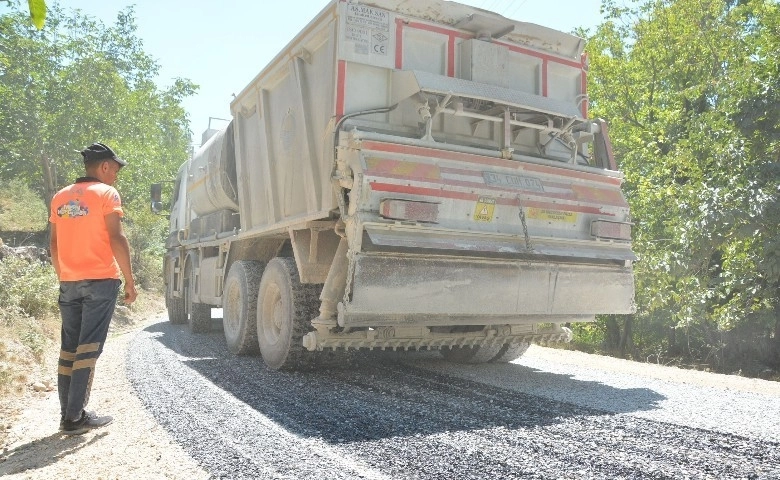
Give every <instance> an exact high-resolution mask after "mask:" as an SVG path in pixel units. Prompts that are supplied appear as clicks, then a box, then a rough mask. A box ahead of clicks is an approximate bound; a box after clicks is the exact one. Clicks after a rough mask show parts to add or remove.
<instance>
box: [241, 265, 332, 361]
mask: <svg viewBox="0 0 780 480" xmlns="http://www.w3.org/2000/svg"><path fill="white" fill-rule="evenodd" d="M321 288H322V285H308V284H306V285H305V284H302V283H301V282H300V278H299V276H298V269H297V268H296V267H295V260H294V259H292V258H283V257H276V258H274V259H272V260H271V261H270V262H268V265H266V267H265V270H264V271H263V277H262V279H261V280H260V288H259V292H258V297H257V337H258V343H259V345H260V354H261V355H262V356H263V361H265V363H266V365H268V366H269V367H270V368H272V369H274V370H296V369H301V368H305V367H310V366H312V365H313V364H314V362H315V359H316V356H315V355H314V352H309V351H308V350H306V349H305V348H304V347H303V340H302V339H303V336H304V335H305V334H306V333H308V332H309V331H310V330H311V319H312V318H314V317H316V316H317V313H318V308H319V292H320V290H321Z"/></svg>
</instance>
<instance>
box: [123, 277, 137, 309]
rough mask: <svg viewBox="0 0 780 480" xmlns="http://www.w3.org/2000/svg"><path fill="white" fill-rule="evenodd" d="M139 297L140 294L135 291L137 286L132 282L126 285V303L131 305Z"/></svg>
mask: <svg viewBox="0 0 780 480" xmlns="http://www.w3.org/2000/svg"><path fill="white" fill-rule="evenodd" d="M136 297H138V292H137V291H136V290H135V284H134V283H132V282H127V283H125V303H126V304H128V305H130V304H131V303H133V302H134V301H135V299H136Z"/></svg>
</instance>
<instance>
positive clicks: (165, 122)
mask: <svg viewBox="0 0 780 480" xmlns="http://www.w3.org/2000/svg"><path fill="white" fill-rule="evenodd" d="M136 30H137V27H136V24H135V17H134V14H133V9H132V7H130V8H127V9H126V10H124V11H122V12H120V13H119V15H118V16H117V21H116V24H114V25H113V26H106V25H104V24H102V22H100V21H97V20H95V19H94V18H91V17H89V16H85V15H83V14H81V13H80V12H71V13H66V12H64V11H63V10H62V9H61V8H59V7H57V6H54V7H53V8H51V9H50V10H49V18H48V21H47V23H46V27H45V28H44V29H43V30H40V31H38V30H36V29H34V28H32V27H31V26H30V25H29V24H28V23H27V21H26V19H25V16H24V15H23V14H22V13H20V12H16V13H12V14H8V15H3V16H2V17H0V36H1V37H2V38H3V42H2V44H0V137H2V138H3V140H4V141H3V142H2V143H0V159H2V161H1V162H0V179H9V178H22V179H24V180H25V181H27V183H28V184H30V185H35V186H37V188H38V190H39V191H40V192H41V193H44V191H45V190H46V189H47V186H45V185H42V184H41V181H40V179H41V178H45V177H46V175H45V174H47V173H49V172H47V171H46V170H47V168H44V167H42V165H44V166H45V165H50V166H51V167H52V169H53V170H54V172H53V173H54V174H53V175H52V177H53V182H52V183H53V184H54V185H53V186H55V187H58V186H62V185H63V184H65V183H68V182H69V181H72V180H73V179H74V178H75V177H76V176H77V175H78V174H79V172H81V170H82V168H83V167H82V165H81V158H80V156H79V155H78V153H76V152H77V151H78V150H80V149H81V148H83V147H84V146H86V145H89V144H90V143H92V142H95V141H101V142H104V143H107V144H109V145H111V146H112V148H115V150H116V151H117V152H119V154H120V155H121V156H123V157H126V158H127V159H128V160H129V161H130V167H129V168H127V169H126V171H125V174H124V175H122V177H121V178H120V183H119V187H120V189H121V191H122V192H123V197H125V198H127V201H128V203H132V201H133V200H134V199H135V198H140V197H144V198H145V197H146V196H148V187H149V184H150V183H152V182H154V181H159V180H160V179H167V178H172V177H173V175H174V174H175V172H176V170H177V168H178V166H179V165H180V164H181V163H183V162H184V161H185V160H186V159H187V156H188V154H187V146H188V143H189V138H190V132H189V121H188V119H187V117H186V113H185V111H184V109H183V108H182V107H181V102H182V100H183V99H184V98H186V97H187V96H189V95H192V94H193V93H194V92H195V91H196V89H197V86H196V85H194V84H193V83H192V82H190V81H189V80H186V79H176V80H174V82H173V85H171V86H169V87H167V88H165V89H162V90H160V89H159V88H158V87H157V85H156V84H155V78H156V76H157V73H158V71H159V65H158V64H157V63H156V62H155V61H154V60H153V59H152V58H151V57H150V56H149V55H147V54H146V53H145V52H144V51H143V44H142V42H141V40H140V39H139V38H138V37H137V36H136ZM42 169H43V171H42ZM42 173H43V175H42ZM48 188H51V185H50V186H48ZM46 193H49V194H50V193H51V192H46Z"/></svg>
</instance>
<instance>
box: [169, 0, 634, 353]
mask: <svg viewBox="0 0 780 480" xmlns="http://www.w3.org/2000/svg"><path fill="white" fill-rule="evenodd" d="M582 52H583V41H582V40H581V39H580V38H578V37H575V36H572V35H568V34H565V33H562V32H558V31H555V30H551V29H548V28H545V27H541V26H538V25H533V24H528V23H522V22H517V21H513V20H508V19H506V18H504V17H502V16H500V15H497V14H494V13H491V12H487V11H484V10H479V9H475V8H471V7H467V6H464V5H461V4H457V3H454V2H442V1H438V0H420V1H417V2H407V1H401V0H371V1H361V2H347V1H333V2H331V3H329V4H328V5H327V6H326V7H325V8H324V9H323V10H322V12H321V13H320V14H319V15H318V16H317V17H316V18H315V19H314V20H312V21H311V22H310V23H309V24H308V26H307V27H306V28H305V29H304V30H303V31H301V32H300V33H299V34H298V35H297V36H296V37H295V38H294V39H293V40H292V41H291V42H290V43H289V44H288V46H287V47H286V48H285V49H284V50H283V51H282V52H280V53H279V54H278V55H277V56H276V58H274V59H273V61H271V63H270V64H269V65H268V66H266V67H265V68H264V69H263V70H262V71H261V73H260V74H259V75H258V76H257V77H256V78H255V79H253V80H252V82H251V83H250V84H249V85H248V86H247V87H246V88H245V89H244V90H243V91H242V92H240V93H239V94H238V95H237V96H236V98H235V99H234V101H233V102H232V103H231V112H232V117H233V119H232V122H231V123H230V125H229V126H228V127H227V128H226V129H224V130H222V131H220V132H218V133H217V134H216V135H214V136H213V137H211V138H210V139H209V140H208V141H207V142H206V143H205V144H204V145H203V147H202V148H201V149H200V150H199V151H198V152H197V153H196V154H195V155H194V157H193V158H192V160H191V161H189V162H187V163H186V164H185V165H183V166H182V167H181V169H180V171H179V175H178V178H177V182H176V187H175V188H176V190H175V192H176V193H175V194H174V202H173V206H172V209H171V211H172V213H171V234H170V237H169V241H168V252H167V254H166V257H165V269H164V270H165V282H166V286H167V293H166V296H167V302H168V308H169V317H170V320H171V321H172V322H176V323H185V322H189V324H190V325H191V326H192V327H193V329H195V330H202V329H205V328H207V327H208V325H209V321H210V317H209V315H210V309H211V307H222V308H223V326H224V330H225V336H226V339H227V343H228V346H229V348H230V349H231V350H232V351H233V352H236V353H245V352H249V351H252V350H257V349H259V351H260V353H261V354H262V356H263V358H264V360H265V361H266V363H267V364H268V365H270V366H271V367H272V368H288V367H292V368H294V367H296V366H298V365H300V364H302V363H305V362H307V361H309V360H310V359H315V358H316V357H317V355H322V354H321V353H317V352H323V351H325V352H333V351H342V350H349V349H357V348H391V349H398V348H403V349H408V348H415V349H417V348H435V349H440V350H441V352H442V354H443V355H444V357H445V358H448V359H451V360H455V361H463V362H485V361H509V360H512V359H514V358H517V357H518V356H519V355H521V354H522V352H523V351H524V350H525V348H527V345H528V343H529V342H533V341H538V340H542V341H567V340H568V339H569V338H570V336H571V332H570V331H569V330H568V329H567V328H565V327H564V325H565V324H566V323H568V322H581V321H592V320H594V318H595V315H596V314H620V313H629V312H631V311H632V309H633V294H634V284H633V275H632V262H633V260H634V259H635V257H634V254H633V253H632V251H631V244H630V232H631V228H630V225H631V224H630V218H629V209H628V205H627V203H626V200H625V198H624V196H623V194H622V193H621V189H620V186H621V183H622V175H621V174H620V173H619V172H618V171H617V169H616V166H615V160H614V158H613V156H612V152H611V147H610V143H609V138H608V135H607V132H606V125H605V124H604V123H603V122H600V121H592V120H588V119H587V92H586V91H585V90H586V74H587V61H586V59H585V58H584V55H583V53H582Z"/></svg>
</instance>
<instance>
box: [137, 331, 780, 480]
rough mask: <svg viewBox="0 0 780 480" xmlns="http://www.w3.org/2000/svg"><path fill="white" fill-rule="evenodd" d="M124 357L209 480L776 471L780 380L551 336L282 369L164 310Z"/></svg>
mask: <svg viewBox="0 0 780 480" xmlns="http://www.w3.org/2000/svg"><path fill="white" fill-rule="evenodd" d="M215 328H219V325H218V324H215ZM127 355H128V359H127V369H128V376H129V378H130V380H131V382H132V385H133V386H134V388H135V391H136V392H137V395H138V396H139V397H140V399H141V401H142V402H143V404H144V405H145V406H146V408H147V410H148V411H149V412H151V414H152V415H153V416H154V417H155V419H156V420H157V421H158V422H159V423H160V424H161V425H162V426H163V427H164V428H165V429H166V430H167V431H168V432H169V434H170V436H171V437H172V438H173V439H174V440H175V441H176V443H177V444H179V445H182V446H183V448H184V450H185V451H186V452H187V453H188V454H189V456H190V457H191V458H192V459H194V461H195V462H197V464H198V465H199V466H200V468H202V469H203V470H204V471H206V472H207V473H208V475H210V476H211V477H213V478H280V479H281V478H290V479H293V478H295V479H298V478H314V477H317V478H332V479H347V478H377V479H379V478H388V479H398V478H400V479H407V478H409V479H412V478H414V479H433V478H437V479H439V478H463V479H466V478H475V479H477V478H479V479H484V478H503V479H511V478H538V479H546V478H572V479H575V478H576V479H583V478H584V479H587V478H604V479H614V478H625V479H640V478H642V479H643V478H652V479H655V478H670V479H671V478H675V479H676V478H691V479H699V478H701V479H709V478H713V479H720V478H760V479H775V478H780V445H779V444H778V442H780V429H779V428H778V419H780V411H779V410H780V407H779V405H780V386H779V385H778V384H776V383H772V382H766V381H761V380H747V379H743V378H740V377H735V376H724V375H717V374H710V373H702V372H691V371H686V370H679V369H675V368H667V367H659V366H654V365H646V364H634V363H631V362H623V361H621V360H616V359H612V358H606V357H598V356H593V355H585V354H581V353H577V352H564V351H558V350H550V349H545V348H541V347H533V348H531V349H530V350H529V351H528V353H527V354H526V356H524V357H523V359H521V361H519V362H517V363H514V364H507V365H476V366H463V365H452V364H448V363H446V362H443V361H440V360H438V359H437V358H436V356H435V355H431V354H428V353H424V354H409V355H402V356H398V355H392V354H390V355H387V354H385V355H365V356H361V357H360V358H359V361H358V362H357V363H356V364H355V365H353V366H352V367H351V368H348V369H341V370H330V371H321V372H306V373H300V372H299V373H283V372H276V371H273V370H269V369H267V368H265V367H264V365H263V364H262V361H261V360H260V358H259V357H233V356H230V355H229V354H227V353H226V348H225V344H224V339H223V338H222V335H221V333H220V332H219V331H215V332H214V333H211V334H206V335H193V334H190V333H189V332H188V331H187V330H186V328H184V327H178V326H172V325H170V324H168V323H163V322H160V323H156V324H153V325H150V326H149V327H147V328H146V329H145V330H143V331H141V332H140V333H139V334H138V335H136V336H135V338H134V339H133V341H132V342H131V344H130V345H129V348H128V354H127Z"/></svg>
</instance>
